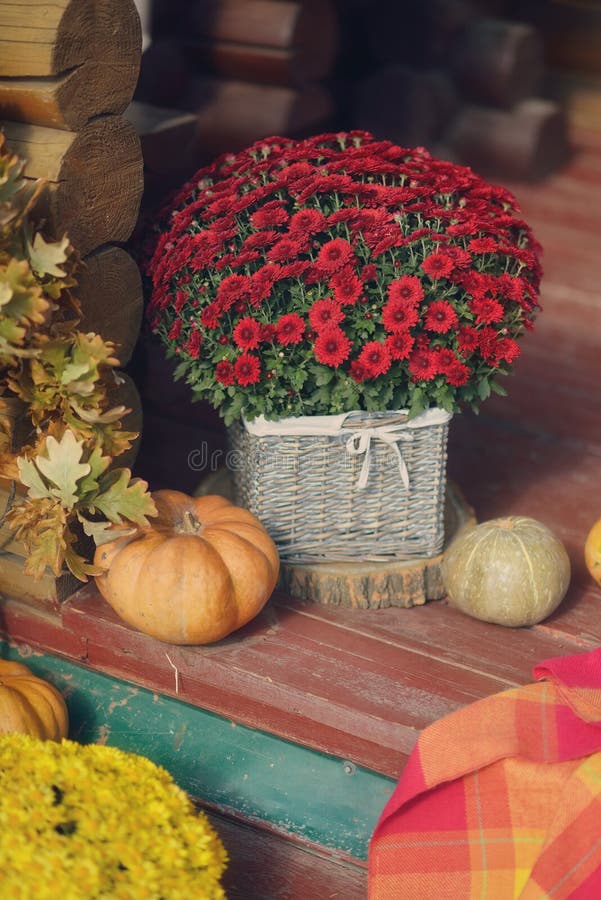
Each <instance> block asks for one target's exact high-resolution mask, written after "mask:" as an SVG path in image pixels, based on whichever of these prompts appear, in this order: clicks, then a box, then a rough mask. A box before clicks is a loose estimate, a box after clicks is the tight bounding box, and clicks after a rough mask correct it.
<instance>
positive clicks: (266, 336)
mask: <svg viewBox="0 0 601 900" xmlns="http://www.w3.org/2000/svg"><path fill="white" fill-rule="evenodd" d="M275 331H276V328H275V325H272V324H271V323H270V322H269V323H268V324H267V325H261V334H260V339H261V341H262V342H264V343H268V342H269V341H272V340H273V339H274V337H275Z"/></svg>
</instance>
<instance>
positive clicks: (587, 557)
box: [584, 519, 601, 585]
mask: <svg viewBox="0 0 601 900" xmlns="http://www.w3.org/2000/svg"><path fill="white" fill-rule="evenodd" d="M584 561H585V563H586V567H587V569H588V570H589V573H590V574H591V575H592V577H593V578H594V579H595V581H596V582H597V584H599V585H601V519H597V521H596V522H595V524H594V525H593V527H592V528H591V530H590V531H589V533H588V535H587V537H586V541H585V544H584Z"/></svg>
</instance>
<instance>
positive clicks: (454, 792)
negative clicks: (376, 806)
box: [369, 649, 601, 900]
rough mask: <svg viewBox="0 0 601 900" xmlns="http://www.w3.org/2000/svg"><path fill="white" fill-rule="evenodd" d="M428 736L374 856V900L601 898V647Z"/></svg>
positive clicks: (553, 664)
mask: <svg viewBox="0 0 601 900" xmlns="http://www.w3.org/2000/svg"><path fill="white" fill-rule="evenodd" d="M534 677H535V678H536V679H539V680H538V682H537V683H536V684H530V685H527V686H526V687H520V688H515V689H512V690H509V691H505V692H503V693H501V694H495V695H494V696H492V697H488V698H486V699H484V700H480V701H478V702H477V703H473V704H471V705H470V706H467V707H465V708H463V709H460V710H458V711H457V712H455V713H453V714H451V715H449V716H446V717H445V718H444V719H440V720H439V721H437V722H435V723H434V724H432V725H431V726H429V727H428V728H426V729H425V730H424V731H423V732H422V734H421V735H420V737H419V740H418V742H417V745H416V747H415V749H414V751H413V753H412V755H411V757H410V759H409V761H408V763H407V766H406V768H405V771H404V772H403V775H402V777H401V779H400V781H399V783H398V785H397V787H396V790H395V792H394V793H393V795H392V797H391V798H390V800H389V802H388V804H387V805H386V808H385V809H384V811H383V813H382V816H381V818H380V821H379V822H378V825H377V826H376V829H375V831H374V834H373V837H372V840H371V844H370V849H369V900H476V898H478V900H506V898H507V900H509V898H520V900H542V898H553V900H567V898H570V900H601V649H599V650H594V651H592V652H590V653H583V654H578V655H575V656H567V657H560V658H556V659H550V660H546V661H545V662H544V663H541V664H540V665H539V666H537V667H536V668H535V669H534Z"/></svg>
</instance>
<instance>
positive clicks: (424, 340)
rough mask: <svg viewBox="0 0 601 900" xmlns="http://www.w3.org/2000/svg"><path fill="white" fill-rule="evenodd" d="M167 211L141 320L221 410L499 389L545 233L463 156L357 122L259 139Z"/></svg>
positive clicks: (429, 398)
mask: <svg viewBox="0 0 601 900" xmlns="http://www.w3.org/2000/svg"><path fill="white" fill-rule="evenodd" d="M165 212H166V215H165V216H164V217H163V225H162V227H161V228H160V233H159V234H158V237H157V238H156V240H155V245H154V252H153V253H152V256H151V258H150V259H149V261H148V263H147V266H146V269H147V274H149V276H150V277H151V279H152V285H153V289H152V297H151V302H150V305H149V317H150V323H151V327H152V329H153V330H154V331H155V332H156V333H157V334H158V335H159V336H160V338H161V340H162V341H163V342H164V344H165V345H166V347H167V348H168V354H169V355H171V356H175V357H177V359H178V360H179V364H178V366H177V368H176V375H177V376H178V377H182V376H185V377H186V380H187V382H188V383H189V384H190V386H191V389H192V392H193V395H194V397H195V398H197V399H201V398H203V399H208V400H209V401H210V402H211V404H212V405H213V406H214V407H216V408H218V409H219V410H220V411H221V413H222V415H223V416H224V418H225V421H226V423H231V422H233V421H234V420H235V419H237V418H239V417H240V416H241V414H244V415H245V417H246V418H247V419H253V418H255V417H256V416H258V415H264V416H265V417H266V418H267V419H278V418H283V417H289V416H307V415H328V414H335V413H343V412H347V411H350V410H368V411H372V410H392V409H408V410H409V411H410V413H411V415H412V416H414V415H417V414H418V413H420V412H421V411H423V410H424V409H428V408H430V407H440V408H442V409H444V410H447V411H449V412H454V411H457V410H458V409H460V408H461V407H462V406H464V405H467V406H470V407H472V408H474V409H476V408H477V407H478V405H479V404H480V402H481V401H483V400H485V399H486V398H487V397H488V396H489V394H490V393H491V390H493V391H496V392H498V393H505V392H504V389H503V388H502V386H501V385H499V384H497V382H496V380H495V379H496V377H497V376H498V375H499V374H505V373H508V372H509V371H510V369H511V365H512V363H513V361H514V360H515V358H516V357H517V356H518V354H519V347H518V345H517V343H516V338H518V337H519V336H520V335H521V334H522V333H523V331H524V329H526V328H531V327H532V322H533V320H534V316H535V313H536V311H537V307H538V302H537V297H538V288H539V280H540V275H541V269H540V264H539V258H538V252H539V249H540V248H539V246H538V244H537V243H536V241H535V240H534V238H533V236H532V234H531V231H530V229H529V227H528V226H527V225H526V223H525V222H524V221H522V220H521V219H520V218H519V217H518V214H517V213H518V208H517V204H516V201H515V199H514V198H513V197H512V195H511V194H510V193H509V192H507V191H506V190H504V189H503V188H500V187H496V186H492V185H489V184H487V183H486V182H485V181H483V180H482V179H481V178H480V177H479V176H478V175H476V174H474V173H473V172H472V171H471V170H470V169H468V168H465V167H463V166H457V165H454V164H452V163H449V162H444V161H442V160H439V159H435V158H432V157H431V156H430V155H429V154H428V153H427V151H425V150H424V149H422V148H418V149H415V150H408V149H404V148H401V147H398V146H395V145H394V144H391V143H389V142H387V141H376V140H375V139H374V138H373V137H372V136H371V135H369V134H366V133H364V132H351V133H344V134H325V135H319V136H317V137H312V138H310V139H307V140H302V141H293V140H289V139H285V138H270V139H268V140H265V141H261V142H258V143H257V144H255V145H254V146H253V147H251V148H250V149H247V150H245V151H243V152H241V153H239V154H237V155H236V156H232V155H227V156H224V157H222V158H220V159H219V160H217V161H216V162H215V163H214V164H213V165H211V166H209V167H207V168H206V169H203V170H201V171H200V172H198V173H197V175H196V176H195V177H194V179H192V181H190V182H189V183H188V184H187V185H186V186H185V187H184V189H183V190H182V191H180V192H179V194H178V195H177V197H175V198H174V199H173V200H172V201H170V204H169V206H168V209H167V210H166V211H165Z"/></svg>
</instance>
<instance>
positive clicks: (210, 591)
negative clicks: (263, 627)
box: [94, 490, 279, 644]
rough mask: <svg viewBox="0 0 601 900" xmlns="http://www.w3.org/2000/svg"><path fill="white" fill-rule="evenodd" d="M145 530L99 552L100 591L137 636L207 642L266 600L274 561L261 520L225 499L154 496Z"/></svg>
mask: <svg viewBox="0 0 601 900" xmlns="http://www.w3.org/2000/svg"><path fill="white" fill-rule="evenodd" d="M152 497H153V499H154V502H155V505H156V508H157V513H158V514H157V516H156V517H153V519H152V521H151V523H150V525H149V526H147V527H145V528H140V529H137V530H136V531H135V532H134V533H133V534H129V535H125V536H121V537H117V538H116V539H115V540H114V541H111V542H109V543H106V544H103V545H101V546H100V547H98V549H97V550H96V554H95V557H94V562H95V564H96V565H97V566H100V567H101V568H102V569H104V572H103V574H101V575H98V576H96V584H97V586H98V590H99V591H100V593H101V594H102V596H103V597H104V598H105V600H107V601H108V603H109V604H110V605H111V606H112V607H113V609H114V610H115V612H116V613H117V615H119V616H120V617H121V618H122V619H123V620H124V621H125V622H127V623H128V624H129V625H132V626H133V627H134V628H137V629H138V630H139V631H142V632H144V633H145V634H149V635H151V636H152V637H155V638H158V639H159V640H161V641H168V642H170V643H173V644H210V643H213V642H214V641H219V640H221V639H222V638H224V637H227V635H228V634H231V632H232V631H236V630H237V629H238V628H241V627H242V626H243V625H245V624H246V623H247V622H249V621H250V620H251V619H252V618H254V617H255V616H256V615H257V614H258V613H259V612H260V611H261V609H262V608H263V607H264V606H265V604H266V603H267V601H268V599H269V597H270V596H271V593H272V592H273V589H274V587H275V585H276V583H277V580H278V574H279V556H278V552H277V549H276V546H275V544H274V543H273V541H272V540H271V538H270V537H269V535H268V534H267V532H266V530H265V528H264V527H263V526H262V525H261V523H260V522H259V520H258V519H256V518H255V516H253V515H252V513H250V512H248V510H245V509H241V508H239V507H237V506H234V504H232V503H230V501H229V500H226V499H225V498H224V497H219V496H213V495H210V496H205V497H189V496H188V495H187V494H183V493H181V492H180V491H169V490H164V491H156V492H155V493H153V495H152Z"/></svg>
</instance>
